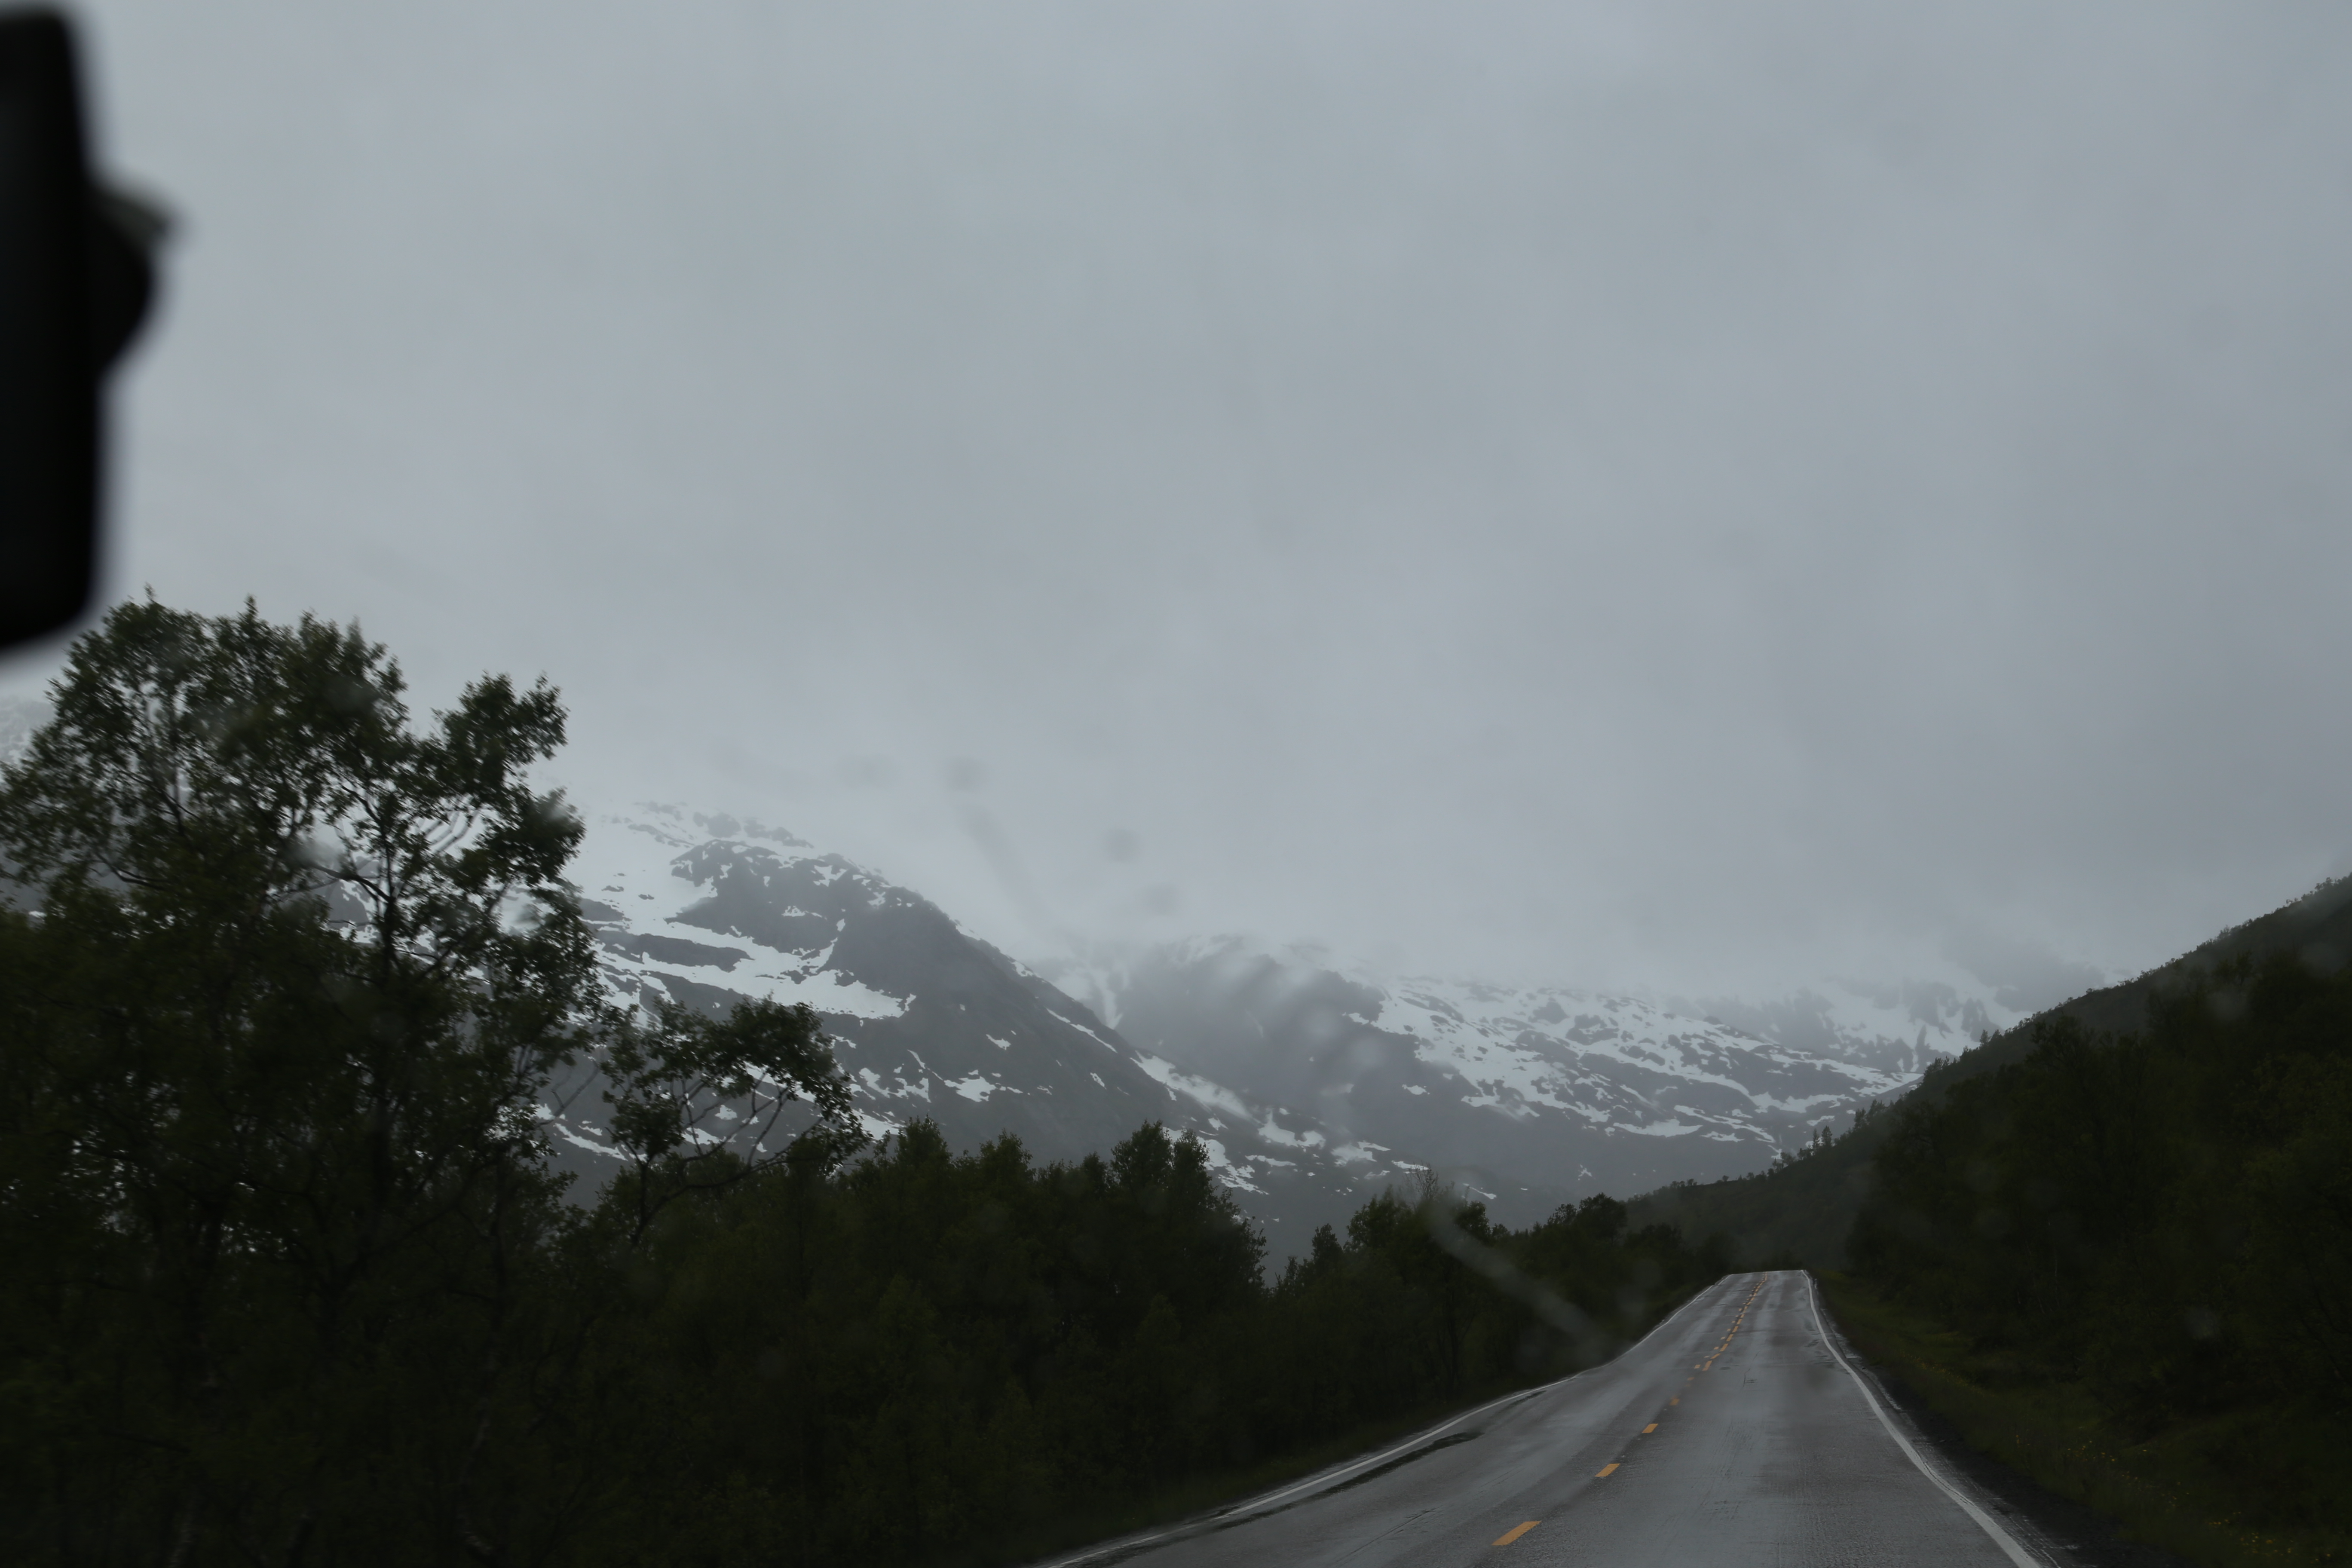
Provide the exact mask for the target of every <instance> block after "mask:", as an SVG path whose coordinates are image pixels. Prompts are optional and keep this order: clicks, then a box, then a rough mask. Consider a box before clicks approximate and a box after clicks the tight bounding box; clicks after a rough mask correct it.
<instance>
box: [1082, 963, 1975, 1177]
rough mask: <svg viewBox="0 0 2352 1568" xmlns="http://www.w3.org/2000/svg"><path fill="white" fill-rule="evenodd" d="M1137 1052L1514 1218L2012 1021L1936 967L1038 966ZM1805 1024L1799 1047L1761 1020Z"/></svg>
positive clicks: (1685, 1166) (1799, 1115)
mask: <svg viewBox="0 0 2352 1568" xmlns="http://www.w3.org/2000/svg"><path fill="white" fill-rule="evenodd" d="M1047 972H1048V973H1050V974H1051V975H1052V976H1053V977H1054V978H1055V979H1056V980H1058V981H1059V982H1060V983H1061V984H1063V985H1064V986H1065V987H1066V989H1068V990H1070V991H1072V992H1074V993H1076V994H1077V995H1079V996H1081V997H1083V998H1085V999H1086V1001H1087V1003H1088V1005H1090V1006H1092V1007H1093V1008H1094V1010H1095V1011H1096V1012H1097V1014H1099V1015H1100V1016H1104V1017H1106V1018H1108V1019H1110V1020H1112V1021H1114V1022H1115V1023H1116V1024H1117V1025H1118V1028H1119V1030H1120V1032H1121V1034H1122V1035H1123V1036H1124V1037H1126V1038H1128V1039H1129V1040H1131V1041H1133V1042H1135V1043H1136V1044H1137V1045H1138V1046H1139V1047H1141V1048H1142V1049H1144V1050H1145V1051H1148V1052H1150V1053H1153V1054H1155V1055H1157V1056H1161V1057H1165V1058H1168V1059H1170V1060H1172V1061H1175V1062H1177V1063H1180V1064H1181V1065H1182V1066H1184V1067H1185V1068H1189V1069H1191V1070H1192V1071H1196V1072H1199V1073H1201V1074H1202V1075H1203V1076H1205V1077H1207V1078H1210V1079H1215V1080H1217V1081H1220V1082H1223V1083H1229V1084H1232V1085H1234V1087H1235V1088H1237V1089H1241V1090H1242V1091H1244V1092H1245V1093H1248V1094H1251V1095H1255V1096H1258V1097H1261V1098H1263V1099H1265V1100H1271V1101H1273V1102H1276V1103H1279V1104H1283V1105H1286V1106H1289V1107H1291V1108H1293V1109H1294V1110H1297V1111H1298V1112H1299V1113H1300V1114H1302V1115H1307V1116H1311V1117H1313V1118H1314V1119H1315V1120H1316V1121H1317V1122H1318V1123H1319V1124H1320V1125H1322V1126H1324V1127H1326V1128H1328V1129H1329V1130H1330V1133H1331V1136H1332V1137H1334V1138H1335V1139H1347V1138H1359V1139H1363V1140H1366V1141H1370V1142H1378V1143H1380V1144H1381V1145H1384V1146H1387V1147H1392V1148H1395V1149H1398V1150H1400V1151H1404V1152H1410V1154H1411V1156H1412V1158H1413V1159H1414V1160H1416V1161H1420V1162H1423V1163H1429V1164H1431V1165H1432V1166H1433V1167H1435V1168H1436V1169H1437V1170H1439V1171H1440V1172H1441V1173H1444V1174H1445V1175H1447V1176H1448V1177H1450V1178H1452V1179H1454V1180H1457V1181H1459V1182H1461V1183H1463V1184H1465V1185H1466V1186H1468V1187H1469V1188H1471V1189H1472V1190H1474V1191H1476V1192H1479V1193H1481V1194H1484V1195H1486V1197H1487V1198H1489V1199H1490V1200H1491V1201H1492V1205H1493V1206H1494V1207H1495V1209H1496V1213H1497V1214H1498V1215H1501V1216H1504V1217H1507V1218H1509V1219H1511V1220H1513V1221H1514V1222H1521V1223H1523V1222H1524V1218H1527V1217H1537V1216H1538V1215H1540V1213H1541V1212H1546V1211H1548V1210H1549V1207H1550V1206H1552V1205H1556V1204H1558V1203H1559V1202H1562V1201H1566V1200H1567V1199H1570V1198H1572V1197H1577V1196H1581V1195H1584V1194H1590V1193H1591V1192H1594V1191H1601V1190H1606V1191H1612V1192H1616V1193H1620V1194H1622V1193H1626V1192H1629V1191H1642V1190H1644V1189H1646V1188H1648V1187H1652V1186H1657V1185H1661V1184H1664V1183H1665V1182H1668V1181H1674V1180H1678V1179H1692V1178H1710V1177H1714V1176H1717V1175H1732V1174H1746V1173H1749V1172H1752V1171H1755V1170H1757V1169H1759V1168H1761V1167H1762V1166H1764V1165H1766V1164H1768V1163H1769V1162H1770V1161H1771V1160H1772V1159H1773V1158H1774V1156H1775V1155H1776V1154H1778V1153H1779V1152H1781V1151H1783V1150H1787V1149H1790V1148H1793V1147H1795V1146H1797V1145H1799V1144H1801V1142H1803V1141H1804V1139H1805V1137H1806V1136H1807V1135H1808V1134H1810V1133H1811V1131H1812V1130H1813V1129H1814V1128H1815V1127H1817V1126H1820V1125H1822V1124H1823V1123H1825V1122H1828V1121H1832V1120H1833V1119H1836V1118H1838V1117H1840V1116H1843V1115H1846V1114H1850V1113H1851V1112H1852V1111H1853V1110H1856V1109H1858V1108H1859V1107H1862V1106H1864V1105H1867V1104H1869V1103H1871V1102H1872V1101H1874V1100H1879V1099H1883V1098H1885V1097H1887V1096H1890V1095H1893V1094H1895V1093H1899V1092H1900V1091H1901V1090H1903V1089H1905V1088H1906V1087H1908V1086H1909V1085H1910V1084H1911V1083H1912V1082H1914V1081H1916V1079H1917V1078H1918V1076H1919V1075H1920V1073H1922V1072H1923V1071H1924V1070H1926V1068H1928V1067H1929V1066H1931V1065H1932V1064H1933V1063H1935V1062H1937V1061H1938V1060H1941V1059H1944V1058H1948V1057H1950V1056H1952V1055H1955V1054H1957V1053H1958V1051H1960V1050H1962V1049H1964V1048H1966V1047H1968V1046H1969V1045H1970V1044H1972V1043H1973V1036H1972V1035H1971V1034H1970V1033H1969V1031H1970V1030H1976V1031H1983V1030H1986V1029H1989V1028H1992V1027H1997V1026H2001V1025H2004V1024H2006V1023H2009V1022H2011V1021H2013V1018H2014V1016H2015V1015H2014V1014H2011V1013H2010V1012H2009V1011H2008V1010H2007V1009H2005V1008H2003V1007H2001V1006H2000V1004H1999V1003H1998V1002H1997V1001H1996V1000H1994V999H1993V998H1992V997H1991V996H1990V994H1989V991H1988V990H1987V989H1986V988H1983V987H1976V988H1974V989H1972V990H1971V989H1964V984H1965V983H1963V982H1950V981H1937V982H1931V983H1925V984H1920V983H1915V984H1911V985H1909V986H1907V987H1895V988H1888V989H1887V990H1886V991H1885V992H1882V993H1880V994H1875V995H1873V994H1864V993H1863V992H1861V991H1860V990H1859V989H1858V988H1857V989H1849V990H1847V991H1846V992H1845V993H1844V994H1842V995H1840V996H1838V997H1837V998H1836V999H1834V1000H1832V999H1831V998H1829V997H1826V996H1824V995H1822V994H1819V993H1805V994H1801V995H1800V996H1799V997H1798V998H1796V999H1794V1000H1792V1001H1790V1002H1788V1003H1783V1004H1780V1005H1778V1006H1777V1007H1776V1008H1772V1007H1748V1008H1747V1009H1745V1014H1746V1016H1748V1017H1751V1018H1753V1019H1755V1020H1756V1027H1755V1028H1754V1029H1753V1030H1752V1031H1751V1030H1749V1029H1743V1028H1740V1027H1738V1026H1735V1025H1734V1023H1732V1022H1730V1021H1727V1019H1726V1018H1725V1017H1724V1016H1722V1015H1723V1014H1724V1013H1726V1012H1734V1013H1737V1012H1738V1005H1737V1004H1713V1005H1712V1006H1713V1007H1714V1009H1715V1016H1690V1015H1689V1014H1686V1013H1683V1012H1678V1011H1675V1010H1673V1009H1672V1008H1670V1007H1668V1006H1667V1005H1663V1004H1660V1003H1656V1002H1652V1001H1647V1000H1643V999H1641V998H1636V997H1628V996H1611V995H1604V994H1595V993H1591V992H1584V991H1577V990H1570V989H1566V988H1561V987H1527V988H1514V987H1508V986H1496V985H1489V984H1479V983H1476V982H1470V981H1460V980H1444V979H1432V978H1427V977H1416V978H1408V979H1402V980H1394V981H1387V980H1381V979H1376V978H1372V977H1370V976H1367V975H1363V974H1349V973H1340V972H1339V971H1338V970H1336V969H1334V968H1331V967H1329V966H1328V960H1327V959H1325V958H1323V957H1322V956H1321V955H1319V954H1317V953H1314V952H1302V951H1298V950H1290V951H1283V952H1276V951H1272V950H1267V949H1264V948H1260V947H1257V946H1255V945H1253V944H1251V943H1249V942H1244V941H1241V940H1238V939H1234V938H1223V939H1213V940H1198V941H1193V942H1181V943H1175V944H1171V945H1170V946H1166V947H1162V948H1159V949H1154V950H1150V951H1148V952H1140V953H1135V954H1129V955H1124V956H1118V957H1113V958H1100V957H1098V958H1097V959H1095V960H1093V961H1091V962H1087V963H1078V962H1072V963H1066V964H1063V965H1059V966H1053V965H1049V966H1047ZM1775 1028H1785V1029H1786V1030H1787V1032H1788V1033H1790V1034H1791V1035H1797V1034H1802V1035H1803V1036H1804V1037H1806V1038H1807V1039H1808V1041H1809V1042H1810V1043H1809V1044H1807V1045H1805V1046H1799V1045H1795V1044H1790V1043H1788V1042H1786V1041H1784V1040H1781V1039H1778V1038H1774V1037H1772V1035H1771V1034H1769V1033H1766V1032H1765V1031H1766V1030H1769V1029H1775Z"/></svg>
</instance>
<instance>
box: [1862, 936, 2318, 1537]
mask: <svg viewBox="0 0 2352 1568" xmlns="http://www.w3.org/2000/svg"><path fill="white" fill-rule="evenodd" d="M1875 1168H1876V1173H1877V1181H1876V1185H1875V1188H1874V1192H1873V1194H1872V1195H1871V1197H1870V1198H1869V1200H1868V1201H1867V1202H1866V1204H1865V1205H1864V1208H1863V1211H1862V1215H1861V1217H1860V1219H1859V1220H1858V1222H1857V1224H1856V1226H1855V1230H1854V1235H1853V1240H1852V1242H1851V1244H1850V1251H1851V1253H1852V1256H1853V1260H1854V1268H1855V1270H1856V1272H1857V1273H1859V1274H1861V1275H1862V1276H1864V1278H1865V1279H1869V1280H1871V1281H1872V1282H1873V1283H1874V1285H1876V1286H1877V1287H1878V1288H1879V1289H1883V1290H1885V1291H1886V1292H1887V1293H1888V1294H1889V1295H1891V1296H1892V1297H1893V1298H1894V1299H1895V1300H1900V1301H1903V1302H1906V1303H1908V1304H1910V1305H1911V1306H1913V1307H1916V1309H1918V1310H1922V1311H1924V1312H1927V1313H1928V1314H1930V1315H1931V1316H1932V1317H1933V1318H1934V1319H1935V1320H1936V1321H1940V1322H1942V1323H1944V1324H1947V1325H1948V1326H1949V1327H1951V1328H1952V1329H1955V1330H1957V1331H1959V1332H1961V1333H1962V1334H1963V1335H1965V1336H1966V1337H1967V1339H1968V1340H1969V1342H1970V1343H1971V1344H1972V1345H1973V1346H1974V1347H1975V1352H1976V1354H1977V1355H1978V1357H1979V1362H1980V1363H1981V1360H1982V1358H1983V1357H1984V1356H1985V1355H1987V1354H1989V1353H1990V1354H1993V1355H1995V1356H1996V1358H1997V1359H1998V1361H1999V1363H2000V1364H2002V1365H2004V1366H2005V1367H2006V1368H2007V1369H2008V1372H2007V1373H2006V1375H2008V1376H2010V1377H2011V1378H2013V1379H2016V1380H2020V1381H2023V1382H2032V1383H2041V1384H2064V1385H2068V1386H2071V1387H2075V1388H2079V1389H2081V1390H2082V1391H2083V1392H2084V1394H2086V1395H2087V1396H2088V1397H2090V1398H2091V1399H2093V1400H2094V1401H2095V1402H2096V1404H2097V1405H2099V1406H2100V1407H2101V1408H2103V1409H2105V1410H2106V1411H2107V1412H2108V1413H2109V1414H2110V1415H2111V1416H2112V1418H2113V1419H2114V1421H2115V1422H2116V1424H2117V1426H2118V1428H2119V1429H2121V1430H2124V1431H2126V1432H2130V1433H2138V1434H2148V1433H2154V1432H2158V1431H2159V1430H2163V1429H2167V1428H2169V1427H2176V1426H2181V1425H2183V1424H2196V1423H2200V1422H2212V1423H2220V1424H2221V1427H2226V1428H2228V1429H2229V1430H2231V1432H2232V1433H2233V1434H2235V1435H2234V1436H2233V1437H2232V1439H2231V1444H2229V1445H2227V1447H2231V1448H2234V1449H2235V1450H2236V1453H2235V1456H2234V1457H2232V1455H2231V1453H2228V1452H2221V1451H2217V1452H2216V1453H2215V1454H2214V1455H2213V1456H2212V1462H2213V1463H2214V1465H2215V1466H2216V1468H2217V1469H2219V1470H2220V1471H2221V1472H2223V1473H2229V1474H2231V1475H2233V1476H2235V1477H2237V1482H2236V1486H2237V1489H2238V1492H2239V1495H2241V1496H2242V1498H2243V1500H2244V1501H2245V1503H2246V1507H2247V1512H2248V1517H2249V1518H2251V1519H2257V1520H2259V1521H2262V1522H2263V1523H2264V1524H2266V1525H2271V1526H2279V1527H2288V1528H2330V1527H2332V1528H2335V1529H2338V1530H2342V1529H2344V1528H2345V1527H2346V1526H2347V1525H2352V1518H2347V1511H2346V1510H2345V1506H2344V1502H2343V1498H2344V1497H2345V1495H2346V1494H2345V1493H2344V1491H2343V1489H2342V1487H2341V1485H2340V1479H2341V1472H2342V1467H2343V1463H2344V1461H2345V1460H2346V1459H2347V1458H2352V972H2347V971H2345V970H2343V969H2341V968H2340V967H2339V966H2338V963H2337V962H2336V956H2335V955H2334V954H2333V953H2331V952H2319V951H2308V952H2280V953H2274V954H2273V955H2272V956H2271V957H2269V958H2268V959H2266V960H2263V961H2262V962H2259V963H2258V962H2256V961H2255V960H2254V959H2253V958H2252V957H2251V956H2240V957H2237V958H2234V959H2231V960H2229V961H2226V962H2224V963H2222V964H2221V965H2220V966H2219V967H2218V968H2217V969H2216V970H2214V971H2211V972H2210V973H2196V974H2192V975H2189V976H2187V977H2183V978H2180V979H2179V980H2178V981H2176V983H2175V984H2171V985H2168V986H2167V987H2164V988H2160V989H2157V990H2153V991H2151V992H2150V994H2149V997H2148V1002H2147V1022H2146V1024H2145V1026H2143V1027H2142V1028H2140V1029H2139V1030H2137V1032H2135V1033H2132V1034H2128V1035H2122V1036H2113V1035H2099V1034H2095V1033H2094V1032H2093V1031H2092V1030H2091V1029H2089V1028H2088V1027H2086V1026H2084V1024H2083V1023H2082V1022H2081V1020H2080V1019H2078V1018H2076V1017H2074V1016H2071V1015H2063V1014H2062V1015H2058V1016H2053V1017H2051V1018H2048V1019H2045V1020H2043V1021H2042V1022H2040V1023H2039V1024H2037V1025H2036V1026H2034V1028H2033V1029H2032V1031H2031V1050H2030V1052H2029V1053H2027V1054H2025V1055H2024V1056H2023V1057H2022V1058H2021V1059H2018V1060H2015V1061H2012V1062H2011V1063H2010V1064H2009V1065H2007V1066H2004V1067H2000V1068H1998V1069H1997V1070H1994V1071H1991V1072H1989V1073H1982V1074H1979V1075H1976V1076H1972V1077H1969V1078H1965V1079H1957V1080H1955V1081H1950V1082H1948V1083H1945V1084H1943V1085H1941V1086H1940V1087H1939V1091H1938V1092H1937V1094H1935V1095H1934V1096H1932V1097H1927V1096H1922V1097H1919V1098H1918V1100H1917V1101H1916V1104H1913V1105H1910V1106H1907V1107H1906V1109H1904V1110H1901V1111H1899V1112H1897V1113H1896V1115H1895V1121H1894V1124H1893V1126H1892V1128H1891V1130H1890V1131H1889V1133H1888V1135H1887V1137H1886V1139H1885V1142H1884V1144H1883V1145H1882V1146H1881V1147H1880V1148H1879V1149H1878V1152H1877V1156H1876V1161H1875ZM2254 1415H2258V1416H2259V1418H2258V1419H2253V1418H2251V1417H2252V1416H2254ZM2256 1428H2260V1429H2263V1430H2265V1431H2268V1432H2270V1433H2273V1434H2284V1433H2292V1434H2293V1435H2294V1439H2293V1442H2292V1443H2291V1444H2287V1445H2286V1447H2289V1448H2291V1449H2292V1450H2293V1451H2292V1452H2281V1451H2279V1449H2278V1447H2276V1446H2275V1445H2269V1444H2265V1445H2263V1446H2262V1447H2261V1450H2260V1452H2259V1453H2258V1452H2257V1449H2256V1447H2254V1446H2251V1445H2249V1444H2248V1443H2247V1442H2246V1441H2245V1433H2246V1432H2247V1431H2249V1430H2252V1429H2256ZM2217 1429H2219V1428H2217Z"/></svg>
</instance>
